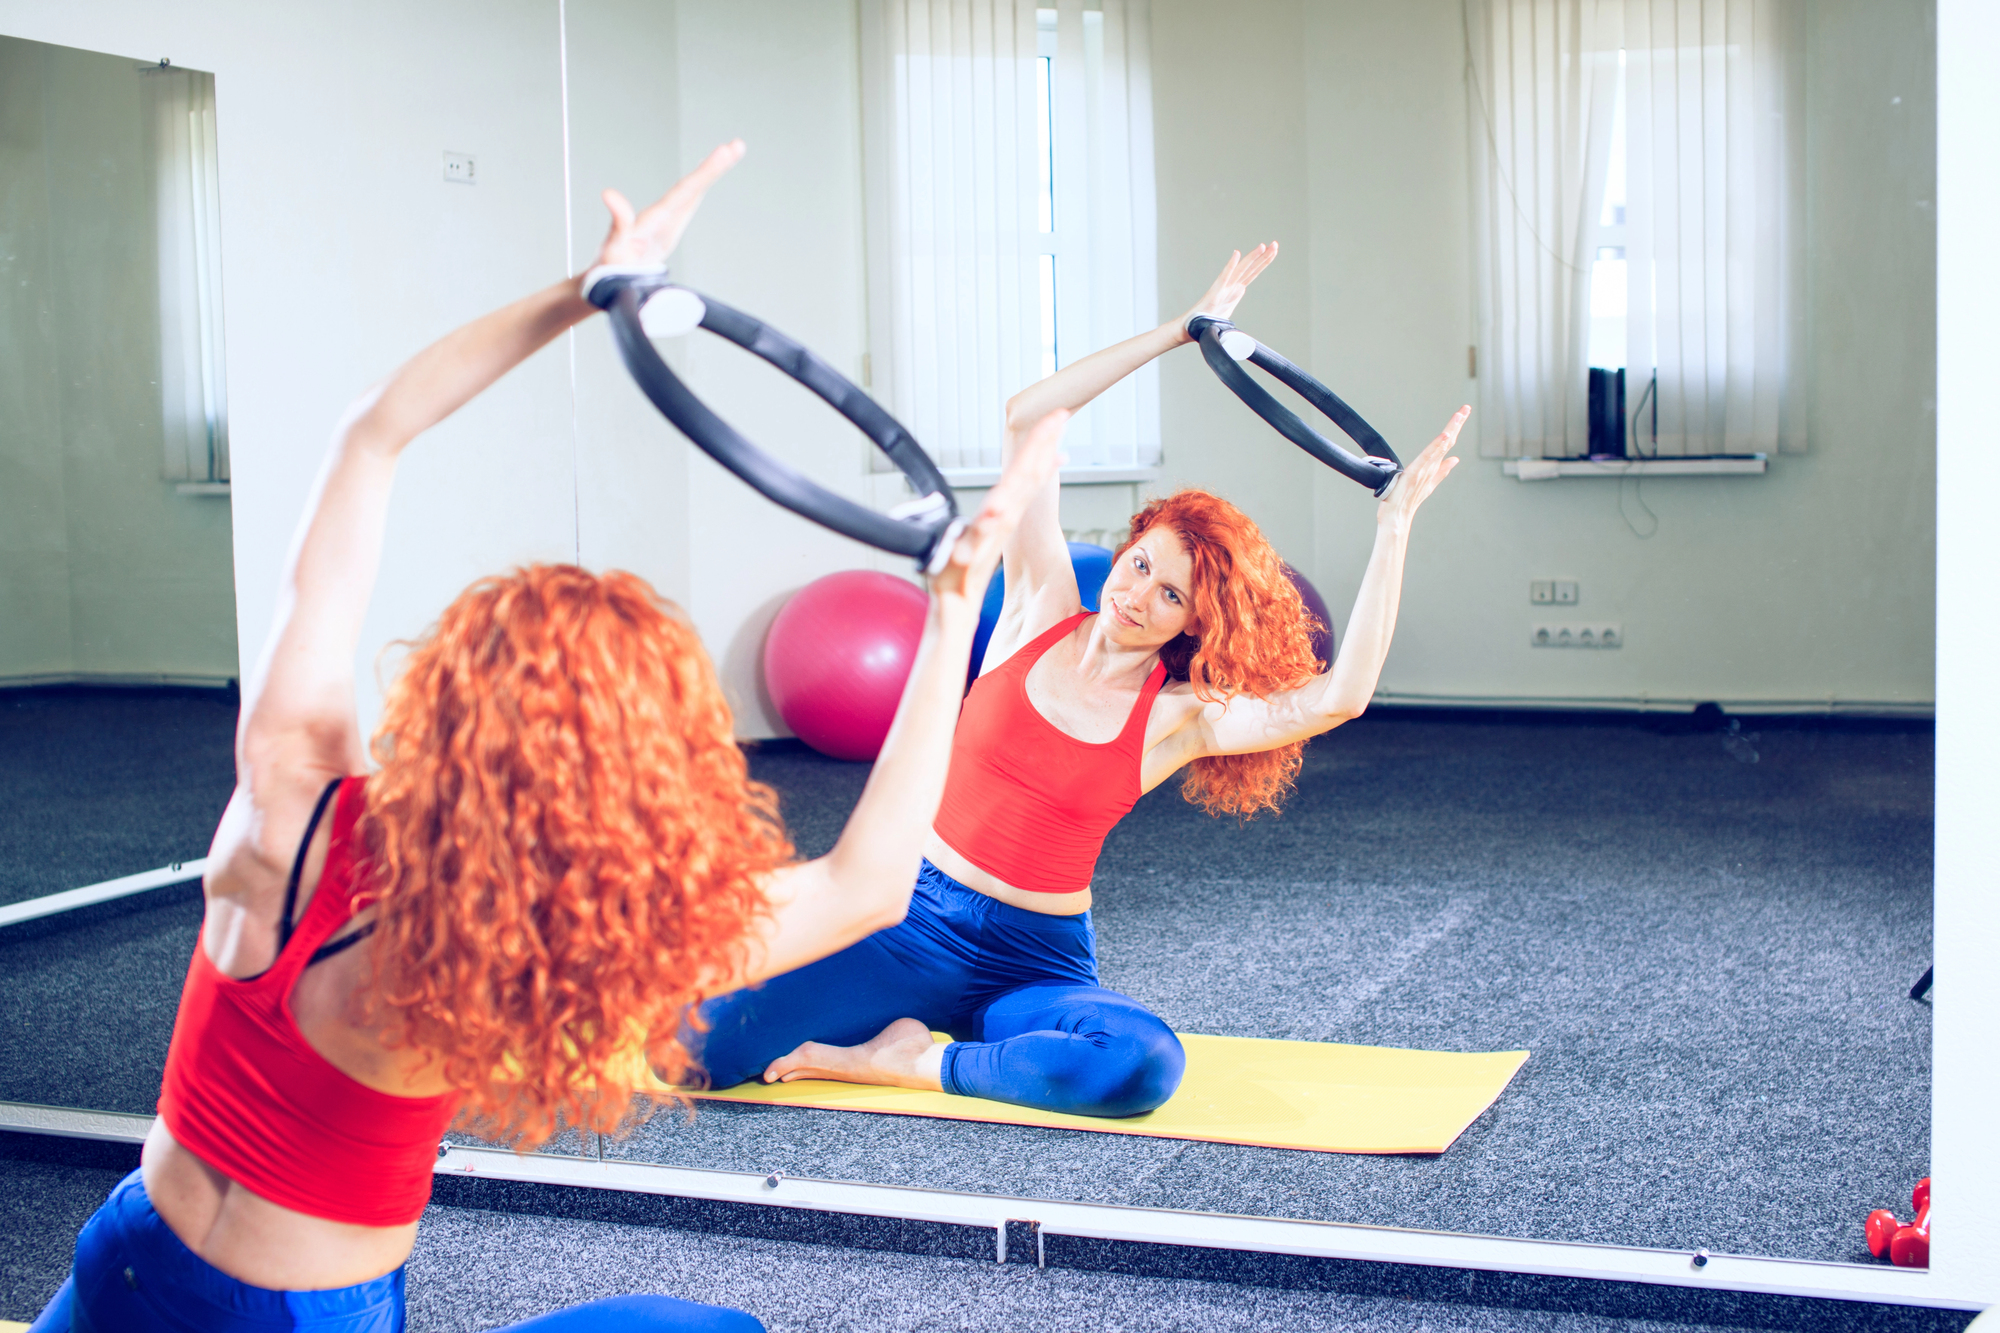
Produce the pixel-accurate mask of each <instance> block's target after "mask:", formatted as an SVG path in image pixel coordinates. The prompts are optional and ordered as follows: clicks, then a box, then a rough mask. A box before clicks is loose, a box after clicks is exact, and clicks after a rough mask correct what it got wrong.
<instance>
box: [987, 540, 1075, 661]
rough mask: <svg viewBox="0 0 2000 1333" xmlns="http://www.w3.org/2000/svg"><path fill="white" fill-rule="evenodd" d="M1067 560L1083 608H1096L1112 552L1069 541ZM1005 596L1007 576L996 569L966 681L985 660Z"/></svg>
mask: <svg viewBox="0 0 2000 1333" xmlns="http://www.w3.org/2000/svg"><path fill="white" fill-rule="evenodd" d="M1069 564H1070V568H1071V569H1074V570H1075V571H1076V590H1077V591H1078V592H1079V593H1081V594H1082V595H1083V609H1084V610H1086V611H1095V610H1096V609H1097V595H1098V594H1099V593H1101V592H1103V591H1104V580H1106V579H1108V578H1110V577H1111V552H1109V551H1107V550H1105V549H1104V548H1103V547H1102V546H1092V545H1091V544H1090V543H1089V542H1071V543H1070V544H1069ZM1006 600H1007V576H1006V575H1005V574H1003V573H1002V572H1001V571H999V570H997V569H996V570H994V571H993V581H992V582H991V583H989V584H987V585H986V600H985V601H984V602H982V603H980V607H979V631H978V633H976V634H974V635H973V636H972V665H971V667H970V669H969V670H968V671H967V672H966V677H965V678H966V681H967V682H968V683H970V682H971V681H972V680H974V679H975V678H977V677H978V675H979V667H980V664H981V663H982V662H984V661H985V660H986V644H987V641H988V640H989V639H991V638H992V637H993V626H994V625H996V624H998V623H999V620H1000V603H1002V602H1004V601H1006Z"/></svg>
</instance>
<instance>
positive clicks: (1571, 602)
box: [1556, 579, 1577, 606]
mask: <svg viewBox="0 0 2000 1333" xmlns="http://www.w3.org/2000/svg"><path fill="white" fill-rule="evenodd" d="M1576 591H1577V590H1576V581H1575V580H1574V579H1557V580H1556V605H1557V606H1575V605H1576Z"/></svg>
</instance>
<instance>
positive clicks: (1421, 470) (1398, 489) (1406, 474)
mask: <svg viewBox="0 0 2000 1333" xmlns="http://www.w3.org/2000/svg"><path fill="white" fill-rule="evenodd" d="M1471 415H1472V408H1471V407H1470V406H1469V405H1468V406H1466V407H1461V408H1459V409H1458V411H1457V412H1456V413H1455V414H1454V415H1453V416H1452V419H1451V420H1450V421H1448V422H1446V423H1445V427H1444V430H1443V431H1441V432H1439V434H1438V437H1437V438H1436V439H1435V440H1432V441H1431V442H1430V443H1429V444H1428V445H1426V446H1425V447H1424V451H1423V452H1422V453H1420V454H1418V455H1417V456H1416V458H1414V459H1412V460H1411V462H1410V465H1409V466H1408V467H1406V468H1404V469H1403V475H1402V476H1400V477H1398V478H1396V485H1395V487H1394V488H1393V489H1392V490H1391V491H1390V492H1389V494H1388V495H1387V496H1385V497H1384V498H1383V500H1382V503H1381V505H1380V506H1378V507H1377V509H1376V512H1375V521H1376V522H1377V523H1378V524H1384V525H1395V526H1399V527H1401V528H1403V529H1404V530H1405V531H1407V530H1408V528H1409V525H1410V520H1411V519H1412V518H1414V517H1415V516H1416V513H1417V506H1418V505H1420V504H1422V503H1423V502H1424V501H1425V500H1428V499H1429V498H1430V494H1431V492H1432V491H1434V490H1436V489H1437V488H1438V483H1439V482H1441V481H1443V480H1444V479H1445V478H1446V477H1448V476H1450V475H1451V470H1452V469H1453V468H1455V467H1457V466H1458V460H1457V459H1456V458H1448V457H1446V455H1447V454H1449V453H1450V452H1451V447H1452V446H1453V445H1455V444H1457V443H1458V432H1459V429H1460V428H1461V427H1463V426H1464V425H1465V419H1466V418H1467V417H1469V416H1471Z"/></svg>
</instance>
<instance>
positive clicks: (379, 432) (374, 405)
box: [210, 141, 743, 896]
mask: <svg viewBox="0 0 2000 1333" xmlns="http://www.w3.org/2000/svg"><path fill="white" fill-rule="evenodd" d="M742 155H743V145H742V143H741V142H740V141H739V142H735V143H730V144H725V145H724V146H722V147H721V148H718V149H716V150H715V151H714V152H713V153H711V154H709V156H708V159H707V160H706V161H705V162H703V163H702V164H701V166H699V167H697V168H696V169H695V170H694V171H693V172H692V173H690V174H689V175H688V176H687V177H686V178H684V179H683V180H681V181H680V182H679V183H678V184H676V185H675V186H674V187H673V189H671V190H670V191H668V192H667V194H666V195H665V196H664V197H663V198H661V199H660V200H659V202H657V203H655V204H654V205H653V206H652V207H650V208H648V209H647V210H646V211H645V212H644V213H640V214H636V215H635V214H634V212H633V209H632V207H631V205H630V204H628V203H626V202H625V199H624V197H623V196H622V195H619V194H618V193H617V192H616V191H606V192H605V202H606V204H607V205H609V207H610V209H611V214H612V222H611V230H610V233H609V234H608V235H607V236H606V238H605V241H604V247H603V250H602V253H601V255H600V258H599V262H600V263H634V262H645V261H657V260H660V259H664V258H665V257H666V255H667V254H668V253H670V252H671V251H672V249H673V247H674V245H675V244H676V243H677V242H678V241H679V240H680V237H681V234H682V233H683V232H685V231H686V229H687V224H688V221H689V219H690V218H692V217H693V216H694V212H695V210H696V208H698V207H699V206H700V204H701V200H702V196H703V195H704V194H705V193H706V192H707V190H708V188H709V186H711V185H713V184H714V183H715V182H716V180H718V179H719V178H720V177H721V176H722V174H723V173H724V172H726V171H728V170H729V168H730V167H732V166H734V165H735V164H736V162H737V160H738V159H739V158H741V157H742ZM592 313H593V307H592V306H591V305H590V304H589V303H588V302H586V301H584V300H583V299H582V297H581V296H580V295H579V293H578V291H577V284H576V283H575V281H574V280H569V279H565V280H564V281H562V282H558V283H554V284H552V285H550V286H548V287H546V288H544V289H542V290H541V291H539V292H536V293H535V294H533V295H532V296H528V297H524V298H523V299H521V300H519V301H516V302H514V303H513V304H512V305H509V306H505V307H503V308H502V309H500V310H496V311H494V312H493V313H492V314H490V315H486V316H484V317H482V318H480V319H476V320H474V321H473V322H472V323H470V324H467V325H465V326H464V327H463V328H460V329H457V330H455V331H454V332H452V333H450V334H447V335H446V336H445V337H443V338H442V339H440V340H439V341H437V342H436V343H434V344H432V345H431V346H430V347H427V348H425V349H424V350H423V351H421V352H419V353H418V354H417V355H416V356H414V357H412V358H411V359H410V360H409V361H408V362H407V363H405V364H404V365H403V366H402V367H401V368H400V369H398V370H397V371H396V372H395V373H394V374H393V375H391V376H390V377H389V378H388V379H387V380H386V381H384V382H383V383H382V384H380V385H378V386H376V387H375V388H374V389H371V390H370V391H369V392H368V393H366V394H364V395H363V396H362V397H361V398H360V399H359V400H357V401H356V402H355V403H354V405H353V406H352V407H350V408H349V409H348V411H347V413H346V415H345V416H344V417H343V418H342V419H341V421H340V424H339V425H338V427H337V428H336V429H335V431H334V438H333V445H332V447H331V449H330V450H329V451H328V453H327V457H326V462H325V463H324V465H323V466H322V467H321V469H320V474H319V478H318V480H317V481H316V482H315V483H314V486H313V491H312V495H311V497H310V498H309V499H308V501H307V503H306V511H305V516H304V518H303V519H302V520H301V521H300V524H299V528H298V532H297V534H296V536H295V537H294V538H293V542H292V549H291V554H290V557H289V559H288V560H287V562H286V568H285V575H284V581H283V584H282V586H281V588H280V591H279V594H278V609H277V616H276V620H275V622H274V625H273V628H272V631H271V637H270V639H269V640H268V641H267V643H266V645H265V647H264V650H263V653H262V655H261V657H260V658H259V660H258V662H257V664H256V666H255V668H254V669H253V670H252V671H251V672H250V673H249V677H248V679H247V681H246V682H245V689H244V695H243V717H242V721H241V723H240V724H239V726H238V729H237V738H236V769H237V794H236V797H235V798H234V799H232V801H231V803H230V811H229V813H228V814H226V815H225V816H224V819H223V825H222V827H221V828H220V829H218V830H217V834H216V846H215V848H214V849H213V850H212V852H211V855H212V856H216V855H220V856H221V857H222V861H223V867H222V868H223V870H224V871H227V870H228V869H229V868H230V867H232V866H233V867H234V868H236V869H238V870H252V869H263V870H267V871H276V872H279V873H282V871H283V870H284V869H286V868H287V863H288V861H289V859H290V856H291V854H292V851H293V849H294V847H295V846H296V844H297V840H298V836H299V833H300V831H301V830H302V829H303V828H304V826H305V821H306V814H307V812H308V811H309V810H310V809H311V806H312V802H313V800H314V799H315V798H316V797H317V795H318V792H319V789H320V787H321V786H322V785H323V784H324V783H325V782H326V781H327V780H329V779H331V778H334V777H339V776H342V775H345V774H348V773H356V772H360V771H361V770H362V769H363V768H364V767H365V765H366V760H367V754H366V749H365V746H364V744H363V741H362V738H361V733H360V727H359V723H358V721H357V719H356V717H355V704H354V654H355V651H356V648H357V647H358V645H359V643H360V640H361V623H362V619H363V617H364V616H365V615H366V614H367V610H368V600H369V596H370V594H371V593H372V592H373V591H374V587H375V577H376V572H377V568H378V566H379V564H380V561H381V552H382V535H383V529H384V525H385V522H386V519H387V515H388V509H389V492H390V485H391V482H392V480H393V479H394V476H395V469H396V462H397V460H398V458H399V457H400V456H401V454H402V452H403V450H404V448H405V447H407V446H408V445H409V443H410V442H411V441H412V440H414V439H415V438H416V437H417V436H418V435H420V434H422V433H423V432H424V431H426V430H428V429H430V428H431V427H432V426H435V425H436V424H437V423H438V422H440V421H442V420H444V419H445V418H446V417H448V416H450V415H451V414H452V413H453V412H455V411H457V410H458V409H459V408H460V407H462V406H464V405H465V404H466V403H467V402H468V401H470V400H471V399H472V398H473V397H474V396H476V395H477V394H478V393H479V392H480V391H482V390H483V389H485V388H486V387H487V386H489V385H491V384H492V383H493V382H494V381H495V380H497V379H499V378H500V377H501V376H502V375H504V374H506V373H507V372H508V371H509V370H512V369H513V368H514V367H515V366H517V365H519V364H520V363H521V362H522V361H524V360H526V359H527V358H528V357H529V356H531V355H533V354H534V353H535V352H536V351H537V350H539V349H540V348H541V347H543V346H544V345H546V344H547V343H548V342H549V341H550V340H552V339H553V338H555V337H556V335H558V334H560V333H562V332H563V331H564V330H565V329H568V328H570V327H571V326H572V325H574V324H576V323H577V322H578V321H580V320H582V319H584V318H585V317H587V316H588V315H590V314H592ZM244 852H248V853H249V854H250V855H251V857H252V858H253V863H252V864H249V865H246V864H245V863H244V862H243V861H242V859H241V854H242V853H244ZM267 878H268V876H266V875H258V874H250V875H246V876H241V877H237V876H232V875H229V874H226V873H217V872H214V871H212V872H211V875H210V888H211V893H212V894H213V893H215V892H218V891H219V892H221V893H222V894H223V895H224V896H227V895H228V894H229V892H230V891H231V890H232V889H239V890H242V891H255V890H257V889H258V888H260V887H262V886H263V881H265V880H266V879H267Z"/></svg>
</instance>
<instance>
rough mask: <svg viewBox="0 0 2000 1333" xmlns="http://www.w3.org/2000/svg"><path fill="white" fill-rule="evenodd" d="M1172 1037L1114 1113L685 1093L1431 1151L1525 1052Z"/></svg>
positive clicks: (839, 1090) (973, 1101) (1315, 1145)
mask: <svg viewBox="0 0 2000 1333" xmlns="http://www.w3.org/2000/svg"><path fill="white" fill-rule="evenodd" d="M939 1040H941V1041H942V1040H945V1038H944V1037H942V1036H939ZM1181 1045H1182V1046H1183V1047H1185V1048H1186V1050H1187V1075H1186V1077H1184V1078H1183V1079H1182V1080H1181V1086H1180V1091H1178V1092H1176V1093H1175V1094H1174V1095H1173V1096H1172V1097H1171V1098H1170V1099H1168V1101H1167V1104H1166V1105H1165V1106H1162V1107H1161V1108H1160V1109H1159V1110H1157V1111H1149V1112H1147V1113H1146V1114H1145V1115H1135V1116H1130V1117H1127V1118H1125V1119H1121V1120H1105V1119H1100V1118H1099V1117H1096V1116H1087V1115H1065V1114H1062V1113H1061V1112H1057V1111H1037V1110H1034V1109H1032V1108H1030V1107H1026V1106H1011V1105H1009V1104H1007V1103H1006V1102H990V1101H987V1100H986V1099H985V1098H983V1097H954V1096H952V1095H951V1094H950V1093H944V1092H918V1091H915V1090H913V1089H910V1088H878V1087H870V1086H866V1085H864V1084H859V1083H834V1082H831V1081H829V1080H826V1079H800V1080H798V1081H797V1082H796V1083H744V1084H740V1085H738V1086H736V1087H734V1088H725V1089H723V1090H721V1091H719V1092H691V1093H690V1094H689V1095H691V1096H695V1097H703V1098H707V1099H709V1100H712V1101H719V1102H757V1103H760V1104H762V1105H766V1106H806V1107H811V1108H813V1109H815V1110H821V1111H875V1112H879V1113H882V1114H886V1115H928V1116H937V1117H939V1118H941V1119H946V1120H984V1121H988V1122H991V1123H995V1124H1002V1125H1046V1126H1048V1127H1050V1128H1053V1129H1089V1130H1096V1131H1097V1132H1098V1133H1100V1134H1150V1135H1152V1136H1153V1137H1155V1138H1162V1139H1205V1140H1207V1141H1209V1142H1211V1143H1247V1144H1252V1145H1254V1146H1257V1147H1262V1148H1302V1149H1307V1150H1309V1151H1312V1152H1354V1153H1440V1152H1443V1151H1444V1150H1445V1149H1446V1148H1449V1147H1450V1146H1451V1145H1452V1142H1453V1140H1455V1139H1457V1138H1458V1136H1459V1135H1460V1134H1463V1133H1464V1132H1465V1127H1466V1126H1467V1125H1470V1124H1471V1123H1472V1122H1473V1121H1474V1120H1477V1119H1478V1118H1479V1113H1480V1112H1482V1111H1484V1110H1485V1109H1486V1108H1487V1107H1489V1106H1491V1105H1492V1104H1493V1102H1494V1099H1495V1098H1497V1097H1498V1096H1499V1095H1500V1093H1501V1091H1502V1089H1504V1088H1505V1087H1506V1086H1507V1084H1508V1082H1509V1081H1511V1080H1512V1079H1513V1077H1514V1074H1515V1072H1516V1071H1518V1070H1519V1069H1520V1068H1521V1065H1522V1064H1523V1063H1525V1062H1526V1060H1527V1058H1528V1053H1527V1052H1526V1051H1498V1052H1494V1053H1491V1054H1469V1055H1461V1054H1455V1053H1452V1052H1449V1051H1403V1050H1396V1049H1394V1048H1392V1047H1388V1046H1342V1045H1338V1044H1336V1043H1333V1042H1319V1041H1269V1040H1265V1039H1263V1038H1260V1037H1201V1036H1194V1035H1191V1034H1188V1033H1182V1034H1181Z"/></svg>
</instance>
